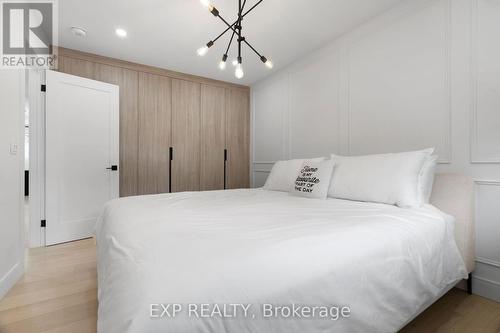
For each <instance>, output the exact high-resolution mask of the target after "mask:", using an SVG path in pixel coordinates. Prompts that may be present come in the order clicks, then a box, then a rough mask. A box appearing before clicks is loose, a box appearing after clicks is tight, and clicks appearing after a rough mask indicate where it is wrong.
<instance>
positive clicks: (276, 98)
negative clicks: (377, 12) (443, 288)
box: [252, 0, 500, 300]
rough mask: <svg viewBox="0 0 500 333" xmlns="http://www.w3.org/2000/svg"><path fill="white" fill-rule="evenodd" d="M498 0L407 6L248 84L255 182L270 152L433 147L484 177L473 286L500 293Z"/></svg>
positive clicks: (451, 165) (448, 163)
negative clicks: (269, 75)
mask: <svg viewBox="0 0 500 333" xmlns="http://www.w3.org/2000/svg"><path fill="white" fill-rule="evenodd" d="M499 17H500V1H498V0H425V1H420V0H419V1H417V0H413V1H403V2H402V3H401V5H399V6H398V7H396V8H393V9H391V10H390V11H388V12H386V13H384V14H383V15H381V16H379V17H377V18H375V19H373V20H371V21H370V22H367V23H366V24H364V25H363V26H361V27H359V28H357V29H356V30H354V31H352V32H350V33H348V34H346V35H344V36H342V37H341V38H340V39H337V40H335V41H332V42H331V43H330V44H328V45H326V46H325V47H324V48H323V49H321V50H318V51H317V52H315V53H313V54H311V55H309V56H307V57H306V58H303V59H301V60H300V61H298V62H296V63H295V64H292V65H290V66H288V67H287V68H285V69H284V70H281V71H280V72H277V73H275V74H274V75H273V76H271V77H269V78H267V79H266V80H265V81H261V82H259V83H257V84H256V85H254V86H253V87H252V107H253V110H252V111H253V165H252V168H253V171H252V176H253V184H254V186H261V185H262V184H263V183H264V181H265V179H266V177H267V175H268V171H269V170H270V168H271V167H272V164H273V162H274V161H277V160H280V159H288V158H295V157H316V156H320V155H328V154H329V153H339V154H353V155H355V154H365V153H381V152H393V151H403V150H411V149H419V148H425V147H431V146H432V147H436V151H437V153H438V154H439V156H440V167H439V168H440V171H454V172H461V173H465V174H468V175H471V176H472V177H473V178H474V179H475V180H476V185H477V218H476V222H477V253H476V254H477V269H476V271H475V273H474V292H475V293H477V294H481V295H485V296H488V297H491V298H495V299H497V300H500V205H499V203H500V44H499V43H498V36H500V20H499V19H498V18H499Z"/></svg>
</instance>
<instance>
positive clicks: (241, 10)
mask: <svg viewBox="0 0 500 333" xmlns="http://www.w3.org/2000/svg"><path fill="white" fill-rule="evenodd" d="M246 3H247V0H244V1H243V6H241V8H240V11H239V12H238V15H241V13H243V9H245V5H246ZM242 17H243V16H242Z"/></svg>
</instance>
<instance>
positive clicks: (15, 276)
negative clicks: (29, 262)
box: [0, 262, 24, 299]
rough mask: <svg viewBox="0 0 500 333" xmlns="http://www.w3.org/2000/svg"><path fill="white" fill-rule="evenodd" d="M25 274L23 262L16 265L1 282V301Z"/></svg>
mask: <svg viewBox="0 0 500 333" xmlns="http://www.w3.org/2000/svg"><path fill="white" fill-rule="evenodd" d="M23 274H24V265H23V264H22V262H18V263H17V264H15V265H14V266H13V267H12V268H11V269H10V270H9V271H8V272H7V274H5V275H4V276H3V277H2V279H1V280H0V299H2V298H3V297H4V296H5V295H6V294H7V292H8V291H9V290H10V288H12V287H13V286H14V285H15V284H16V282H17V281H18V280H19V279H20V278H21V277H22V276H23Z"/></svg>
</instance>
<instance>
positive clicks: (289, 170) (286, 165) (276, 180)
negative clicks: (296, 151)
mask: <svg viewBox="0 0 500 333" xmlns="http://www.w3.org/2000/svg"><path fill="white" fill-rule="evenodd" d="M324 160H325V158H324V157H318V158H314V159H310V160H304V159H299V160H288V161H278V162H276V163H275V164H274V166H273V168H272V170H271V173H270V174H269V176H268V177H267V180H266V183H265V184H264V190H268V191H281V192H290V191H291V190H292V189H293V186H294V183H295V178H297V173H298V172H299V169H300V167H301V166H302V163H304V161H317V162H319V161H324Z"/></svg>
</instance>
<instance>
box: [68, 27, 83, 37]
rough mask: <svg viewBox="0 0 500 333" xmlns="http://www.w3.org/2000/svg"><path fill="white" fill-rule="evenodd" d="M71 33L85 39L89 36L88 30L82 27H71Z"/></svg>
mask: <svg viewBox="0 0 500 333" xmlns="http://www.w3.org/2000/svg"><path fill="white" fill-rule="evenodd" d="M71 32H72V33H73V35H75V36H78V37H85V36H86V35H87V30H85V29H83V28H80V27H71Z"/></svg>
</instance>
